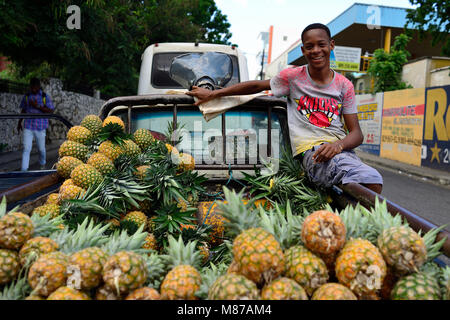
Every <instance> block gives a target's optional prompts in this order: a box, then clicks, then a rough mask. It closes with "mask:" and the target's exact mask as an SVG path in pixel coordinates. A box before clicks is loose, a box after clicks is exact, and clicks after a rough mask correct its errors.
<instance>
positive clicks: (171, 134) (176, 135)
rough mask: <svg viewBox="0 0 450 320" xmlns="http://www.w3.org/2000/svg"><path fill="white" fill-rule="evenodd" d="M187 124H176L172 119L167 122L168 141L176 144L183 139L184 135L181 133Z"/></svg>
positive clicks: (166, 133)
mask: <svg viewBox="0 0 450 320" xmlns="http://www.w3.org/2000/svg"><path fill="white" fill-rule="evenodd" d="M184 127H185V125H184V124H183V125H181V126H180V123H179V122H177V123H176V126H174V125H173V122H172V121H168V122H167V130H166V132H165V133H164V135H165V136H166V137H167V142H168V143H171V144H172V143H173V145H174V146H176V145H177V144H179V143H181V142H182V141H183V136H182V135H181V134H180V133H182V132H183V130H184Z"/></svg>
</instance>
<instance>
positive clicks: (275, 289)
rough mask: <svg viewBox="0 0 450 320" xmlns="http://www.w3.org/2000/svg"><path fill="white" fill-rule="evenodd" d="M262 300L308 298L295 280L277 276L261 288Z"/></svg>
mask: <svg viewBox="0 0 450 320" xmlns="http://www.w3.org/2000/svg"><path fill="white" fill-rule="evenodd" d="M261 298H262V299H263V300H308V295H307V294H306V291H305V289H303V288H302V287H301V286H300V285H299V284H298V283H297V282H295V281H294V280H292V279H289V278H278V279H276V280H274V281H272V282H271V283H269V284H268V285H266V286H265V287H264V288H263V289H262V290H261Z"/></svg>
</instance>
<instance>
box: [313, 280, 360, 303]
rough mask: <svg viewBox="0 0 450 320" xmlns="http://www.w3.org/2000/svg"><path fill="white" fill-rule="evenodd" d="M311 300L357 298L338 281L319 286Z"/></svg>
mask: <svg viewBox="0 0 450 320" xmlns="http://www.w3.org/2000/svg"><path fill="white" fill-rule="evenodd" d="M311 300H358V299H357V298H356V296H355V294H354V293H353V292H352V291H351V290H350V289H348V288H347V287H345V286H343V285H342V284H340V283H326V284H324V285H322V286H320V287H319V288H318V289H317V290H316V291H314V294H313V296H312V298H311Z"/></svg>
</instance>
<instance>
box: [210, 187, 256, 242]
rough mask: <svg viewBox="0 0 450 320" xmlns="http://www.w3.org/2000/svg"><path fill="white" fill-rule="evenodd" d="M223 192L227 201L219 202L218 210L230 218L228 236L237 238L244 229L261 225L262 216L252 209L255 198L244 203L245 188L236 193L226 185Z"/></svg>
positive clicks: (226, 217) (227, 225)
mask: <svg viewBox="0 0 450 320" xmlns="http://www.w3.org/2000/svg"><path fill="white" fill-rule="evenodd" d="M223 193H224V195H225V201H226V202H227V203H222V202H219V203H218V209H219V211H218V212H219V214H220V215H222V216H223V217H224V218H225V219H227V220H228V221H227V222H226V223H225V225H226V227H228V230H227V235H228V236H230V237H232V238H235V237H236V236H238V235H239V234H240V233H241V232H242V231H244V230H247V229H250V228H257V227H260V218H259V216H258V214H256V213H255V211H254V210H252V207H253V203H254V201H255V198H253V199H251V200H250V201H249V202H247V204H244V202H243V201H242V198H243V193H244V190H241V191H240V192H239V193H238V194H236V192H235V191H234V190H229V189H228V188H227V187H225V186H224V187H223Z"/></svg>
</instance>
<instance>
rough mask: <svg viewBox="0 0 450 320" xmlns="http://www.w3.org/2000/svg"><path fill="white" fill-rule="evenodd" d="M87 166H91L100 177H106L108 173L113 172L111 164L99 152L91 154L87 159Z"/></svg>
mask: <svg viewBox="0 0 450 320" xmlns="http://www.w3.org/2000/svg"><path fill="white" fill-rule="evenodd" d="M87 164H89V165H91V166H93V167H94V168H95V169H97V170H98V171H99V172H100V173H101V174H102V175H107V174H108V173H111V172H113V171H114V169H115V167H114V164H113V162H112V161H111V160H110V159H109V158H108V157H107V156H105V155H104V154H102V153H100V152H96V153H93V154H92V155H91V156H90V157H89V159H88V161H87Z"/></svg>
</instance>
